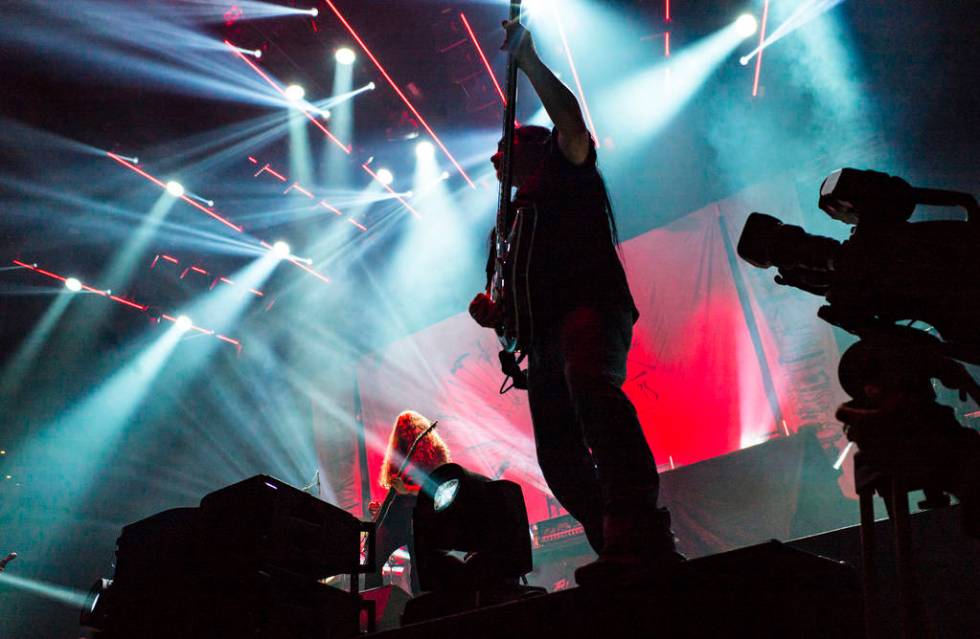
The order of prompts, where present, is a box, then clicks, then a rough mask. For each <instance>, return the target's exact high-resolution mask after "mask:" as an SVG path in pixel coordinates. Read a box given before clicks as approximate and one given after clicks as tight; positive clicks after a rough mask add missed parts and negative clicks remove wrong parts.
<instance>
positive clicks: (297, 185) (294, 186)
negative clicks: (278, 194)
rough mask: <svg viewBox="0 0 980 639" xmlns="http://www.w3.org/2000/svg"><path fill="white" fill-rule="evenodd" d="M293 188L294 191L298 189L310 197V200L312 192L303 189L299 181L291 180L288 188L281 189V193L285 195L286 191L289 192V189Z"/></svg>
mask: <svg viewBox="0 0 980 639" xmlns="http://www.w3.org/2000/svg"><path fill="white" fill-rule="evenodd" d="M294 189H295V190H296V191H299V192H300V193H302V194H303V195H305V196H306V197H308V198H310V199H311V200H312V199H313V194H312V193H310V192H309V191H307V190H306V189H304V188H303V187H302V186H300V185H299V182H293V183H292V185H290V187H289V188H287V189H286V190H285V191H283V195H285V194H286V193H289V192H290V191H292V190H294Z"/></svg>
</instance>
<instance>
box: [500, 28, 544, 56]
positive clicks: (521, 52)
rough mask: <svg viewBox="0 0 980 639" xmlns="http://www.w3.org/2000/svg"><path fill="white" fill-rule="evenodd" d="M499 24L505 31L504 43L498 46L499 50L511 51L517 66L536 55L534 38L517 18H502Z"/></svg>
mask: <svg viewBox="0 0 980 639" xmlns="http://www.w3.org/2000/svg"><path fill="white" fill-rule="evenodd" d="M501 25H502V26H503V27H504V31H505V32H506V35H505V36H504V43H503V44H502V45H501V46H500V50H501V51H510V52H511V53H513V54H514V59H515V60H517V64H518V66H521V65H523V64H524V63H525V62H527V61H528V60H532V59H534V58H536V57H537V55H538V52H537V51H536V50H535V48H534V38H533V37H532V36H531V32H530V31H528V30H527V29H526V28H525V27H524V25H522V24H521V23H520V22H518V21H517V20H504V21H503V22H501Z"/></svg>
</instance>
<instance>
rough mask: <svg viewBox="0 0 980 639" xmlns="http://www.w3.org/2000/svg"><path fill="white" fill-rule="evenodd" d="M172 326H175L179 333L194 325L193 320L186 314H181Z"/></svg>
mask: <svg viewBox="0 0 980 639" xmlns="http://www.w3.org/2000/svg"><path fill="white" fill-rule="evenodd" d="M174 326H176V327H177V330H178V331H180V332H181V333H186V332H187V331H189V330H191V327H193V326H194V322H192V321H191V318H189V317H187V316H186V315H181V316H180V317H178V318H177V320H176V321H175V322H174Z"/></svg>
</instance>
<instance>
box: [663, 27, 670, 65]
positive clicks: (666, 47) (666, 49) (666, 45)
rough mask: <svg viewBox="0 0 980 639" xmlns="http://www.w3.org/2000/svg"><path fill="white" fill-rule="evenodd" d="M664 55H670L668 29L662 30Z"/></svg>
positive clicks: (666, 56)
mask: <svg viewBox="0 0 980 639" xmlns="http://www.w3.org/2000/svg"><path fill="white" fill-rule="evenodd" d="M664 57H665V58H669V57H670V31H665V32H664Z"/></svg>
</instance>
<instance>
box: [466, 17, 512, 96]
mask: <svg viewBox="0 0 980 639" xmlns="http://www.w3.org/2000/svg"><path fill="white" fill-rule="evenodd" d="M459 17H460V19H461V20H462V21H463V26H464V27H466V33H468V34H469V36H470V40H472V41H473V46H474V47H476V52H477V53H478V54H480V60H482V61H483V66H484V67H485V68H486V70H487V75H489V76H490V80H491V81H492V82H493V86H494V88H496V89H497V94H498V95H499V96H500V102H501V104H504V105H506V104H507V98H506V97H504V92H503V90H502V89H501V88H500V83H499V82H497V76H496V75H494V73H493V69H492V68H491V67H490V61H489V60H487V56H486V55H484V53H483V48H482V47H481V46H480V41H479V40H477V39H476V34H475V33H473V28H472V27H471V26H470V22H469V20H467V19H466V14H464V13H463V12H460V14H459Z"/></svg>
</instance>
